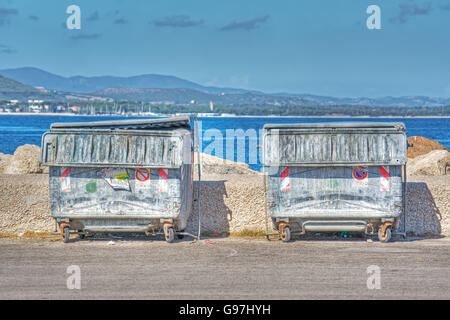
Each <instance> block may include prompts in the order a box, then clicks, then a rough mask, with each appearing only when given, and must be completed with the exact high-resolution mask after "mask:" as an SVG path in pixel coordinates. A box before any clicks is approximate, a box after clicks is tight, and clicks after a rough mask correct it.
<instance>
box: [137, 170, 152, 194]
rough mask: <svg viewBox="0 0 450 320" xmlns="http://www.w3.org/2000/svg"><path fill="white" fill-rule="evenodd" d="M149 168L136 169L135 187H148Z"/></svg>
mask: <svg viewBox="0 0 450 320" xmlns="http://www.w3.org/2000/svg"><path fill="white" fill-rule="evenodd" d="M150 187H151V185H150V170H149V169H146V168H140V169H137V170H136V183H135V188H136V189H150Z"/></svg>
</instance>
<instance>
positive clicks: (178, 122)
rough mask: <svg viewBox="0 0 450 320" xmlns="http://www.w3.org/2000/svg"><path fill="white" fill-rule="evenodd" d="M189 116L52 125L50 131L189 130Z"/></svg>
mask: <svg viewBox="0 0 450 320" xmlns="http://www.w3.org/2000/svg"><path fill="white" fill-rule="evenodd" d="M190 122H191V118H190V117H189V116H181V117H170V118H161V119H142V120H141V119H133V120H114V121H95V122H70V123H63V122H60V123H53V124H52V125H51V126H50V128H51V129H141V130H142V129H144V130H145V129H177V128H186V129H190V128H191V126H190Z"/></svg>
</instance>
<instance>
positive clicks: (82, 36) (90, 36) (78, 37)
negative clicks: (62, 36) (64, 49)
mask: <svg viewBox="0 0 450 320" xmlns="http://www.w3.org/2000/svg"><path fill="white" fill-rule="evenodd" d="M101 36H102V35H101V34H99V33H92V34H87V33H79V34H77V35H74V36H70V37H69V39H71V40H97V39H99V38H100V37H101Z"/></svg>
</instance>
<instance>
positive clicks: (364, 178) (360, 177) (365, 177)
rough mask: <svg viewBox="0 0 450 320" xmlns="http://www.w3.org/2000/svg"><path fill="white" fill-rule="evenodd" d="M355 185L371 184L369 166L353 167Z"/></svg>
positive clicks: (364, 186) (365, 185)
mask: <svg viewBox="0 0 450 320" xmlns="http://www.w3.org/2000/svg"><path fill="white" fill-rule="evenodd" d="M352 175H353V179H352V180H353V186H355V187H358V188H366V187H367V186H368V185H369V171H368V170H367V167H358V168H356V169H353V173H352Z"/></svg>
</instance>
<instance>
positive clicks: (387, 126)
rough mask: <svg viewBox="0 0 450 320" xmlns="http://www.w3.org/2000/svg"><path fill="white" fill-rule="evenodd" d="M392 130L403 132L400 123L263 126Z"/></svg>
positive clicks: (276, 126) (265, 127)
mask: <svg viewBox="0 0 450 320" xmlns="http://www.w3.org/2000/svg"><path fill="white" fill-rule="evenodd" d="M333 128H336V129H392V130H405V129H406V126H405V124H404V123H402V122H363V121H361V122H323V123H286V124H283V123H281V124H275V123H274V124H271V123H268V124H266V125H264V129H333Z"/></svg>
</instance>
